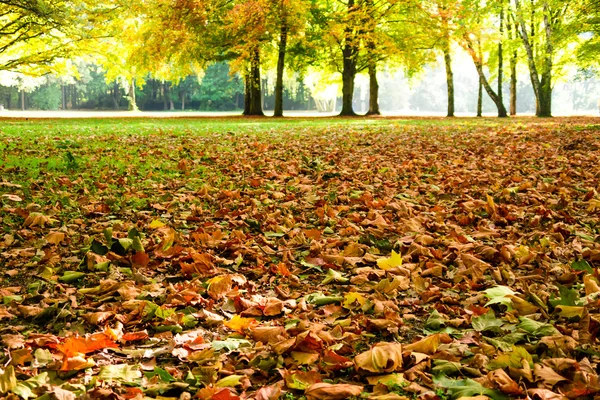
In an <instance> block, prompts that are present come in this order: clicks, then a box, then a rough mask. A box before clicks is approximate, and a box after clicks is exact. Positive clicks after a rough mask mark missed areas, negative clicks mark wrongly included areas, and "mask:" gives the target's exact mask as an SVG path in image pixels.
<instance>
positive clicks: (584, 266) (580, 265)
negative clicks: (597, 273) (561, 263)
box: [571, 260, 594, 274]
mask: <svg viewBox="0 0 600 400" xmlns="http://www.w3.org/2000/svg"><path fill="white" fill-rule="evenodd" d="M571 269H574V270H577V271H585V272H588V273H590V274H593V273H594V268H592V266H591V265H590V264H589V263H588V262H587V261H586V260H579V261H573V262H572V263H571Z"/></svg>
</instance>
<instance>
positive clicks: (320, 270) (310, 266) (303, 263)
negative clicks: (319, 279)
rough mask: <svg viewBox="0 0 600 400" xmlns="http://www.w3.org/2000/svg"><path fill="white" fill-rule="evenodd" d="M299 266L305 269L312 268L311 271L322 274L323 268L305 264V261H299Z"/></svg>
mask: <svg viewBox="0 0 600 400" xmlns="http://www.w3.org/2000/svg"><path fill="white" fill-rule="evenodd" d="M300 265H302V266H303V267H306V268H313V269H316V270H317V271H319V272H323V268H321V267H319V266H318V265H314V264H311V263H307V262H306V261H304V260H300Z"/></svg>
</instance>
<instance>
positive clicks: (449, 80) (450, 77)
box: [444, 37, 454, 117]
mask: <svg viewBox="0 0 600 400" xmlns="http://www.w3.org/2000/svg"><path fill="white" fill-rule="evenodd" d="M444 66H445V67H446V90H447V96H448V113H447V114H446V116H447V117H454V72H452V55H451V54H450V40H449V38H448V37H446V39H445V42H444Z"/></svg>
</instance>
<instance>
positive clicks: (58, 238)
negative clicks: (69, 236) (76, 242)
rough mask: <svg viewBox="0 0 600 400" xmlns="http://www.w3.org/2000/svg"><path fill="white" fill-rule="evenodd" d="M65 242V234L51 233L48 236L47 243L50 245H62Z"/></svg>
mask: <svg viewBox="0 0 600 400" xmlns="http://www.w3.org/2000/svg"><path fill="white" fill-rule="evenodd" d="M63 240H65V234H64V233H63V232H50V233H49V234H47V235H46V241H47V242H48V243H50V244H60V242H62V241H63Z"/></svg>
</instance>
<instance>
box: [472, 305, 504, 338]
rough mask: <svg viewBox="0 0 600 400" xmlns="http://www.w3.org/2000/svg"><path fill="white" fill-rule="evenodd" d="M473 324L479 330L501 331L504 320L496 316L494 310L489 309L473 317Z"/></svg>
mask: <svg viewBox="0 0 600 400" xmlns="http://www.w3.org/2000/svg"><path fill="white" fill-rule="evenodd" d="M471 324H472V325H473V329H475V330H476V331H477V332H485V331H491V332H496V333H499V332H500V327H501V326H502V325H503V322H502V320H500V319H498V318H496V314H494V311H492V310H489V311H488V312H487V313H485V314H483V315H480V316H479V317H475V318H473V319H472V321H471Z"/></svg>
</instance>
